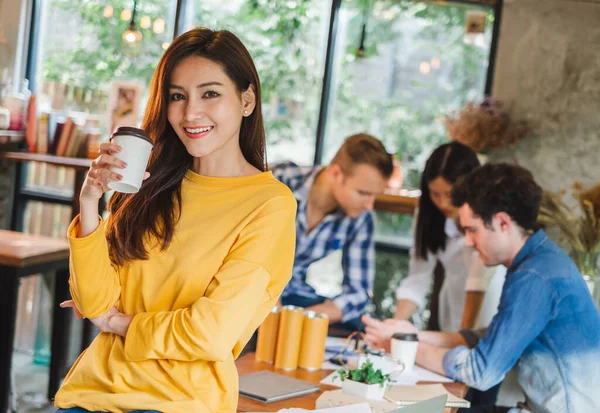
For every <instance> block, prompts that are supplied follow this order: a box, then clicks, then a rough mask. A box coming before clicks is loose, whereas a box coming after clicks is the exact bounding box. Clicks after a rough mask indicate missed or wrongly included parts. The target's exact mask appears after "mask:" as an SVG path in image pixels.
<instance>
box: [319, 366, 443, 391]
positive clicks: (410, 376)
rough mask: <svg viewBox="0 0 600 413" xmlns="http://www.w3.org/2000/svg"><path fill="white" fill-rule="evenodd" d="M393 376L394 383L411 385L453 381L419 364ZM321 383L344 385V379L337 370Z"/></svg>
mask: <svg viewBox="0 0 600 413" xmlns="http://www.w3.org/2000/svg"><path fill="white" fill-rule="evenodd" d="M391 377H392V380H393V381H392V384H393V385H411V384H417V383H418V382H420V381H429V382H434V383H450V382H452V379H449V378H448V377H446V376H442V375H439V374H437V373H434V372H432V371H429V370H426V369H424V368H422V367H419V366H415V367H414V368H413V370H412V371H411V372H410V373H409V372H397V373H393V374H392V376H391ZM321 384H328V385H330V386H336V387H342V381H341V380H340V379H339V374H338V373H337V372H333V373H331V374H330V375H329V376H327V377H325V378H324V379H323V380H321Z"/></svg>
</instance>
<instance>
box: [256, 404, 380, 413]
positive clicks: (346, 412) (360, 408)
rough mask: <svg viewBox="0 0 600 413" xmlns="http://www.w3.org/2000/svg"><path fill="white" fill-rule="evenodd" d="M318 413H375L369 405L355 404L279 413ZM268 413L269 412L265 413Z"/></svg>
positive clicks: (295, 409)
mask: <svg viewBox="0 0 600 413" xmlns="http://www.w3.org/2000/svg"><path fill="white" fill-rule="evenodd" d="M309 411H310V412H318V413H373V411H372V410H371V407H370V406H369V405H368V404H367V403H359V404H353V405H351V406H340V407H330V408H325V409H317V410H306V409H298V408H292V409H281V410H279V412H278V413H304V412H309ZM253 413H262V412H253ZM265 413H267V412H265Z"/></svg>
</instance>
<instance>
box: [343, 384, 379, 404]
mask: <svg viewBox="0 0 600 413" xmlns="http://www.w3.org/2000/svg"><path fill="white" fill-rule="evenodd" d="M342 390H343V391H344V393H345V394H351V395H354V396H360V397H364V398H366V399H371V400H381V399H383V395H384V394H385V390H386V386H385V385H383V386H381V385H379V384H365V383H359V382H357V381H353V380H350V379H346V380H344V381H343V382H342Z"/></svg>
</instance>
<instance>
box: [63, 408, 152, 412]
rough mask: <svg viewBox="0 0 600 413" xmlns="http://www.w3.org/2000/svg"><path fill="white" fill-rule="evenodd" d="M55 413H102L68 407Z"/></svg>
mask: <svg viewBox="0 0 600 413" xmlns="http://www.w3.org/2000/svg"><path fill="white" fill-rule="evenodd" d="M56 413H102V412H90V411H89V410H85V409H82V408H81V407H70V408H68V409H58V410H57V411H56ZM131 413H160V412H159V411H156V410H134V411H132V412H131Z"/></svg>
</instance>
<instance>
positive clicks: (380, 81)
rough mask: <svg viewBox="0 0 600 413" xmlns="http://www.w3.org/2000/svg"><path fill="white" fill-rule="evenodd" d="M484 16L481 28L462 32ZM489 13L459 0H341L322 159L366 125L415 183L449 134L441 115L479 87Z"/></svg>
mask: <svg viewBox="0 0 600 413" xmlns="http://www.w3.org/2000/svg"><path fill="white" fill-rule="evenodd" d="M482 18H483V21H484V22H486V25H485V29H484V31H483V33H467V31H475V32H477V31H478V30H472V29H467V25H468V24H471V22H478V23H480V24H481V19H482ZM493 18H494V16H493V12H492V10H491V9H488V8H483V7H478V6H474V5H465V4H461V3H449V2H444V3H443V4H438V3H436V2H424V1H408V0H396V1H345V2H342V8H341V10H340V16H339V29H338V38H337V46H336V56H335V59H334V69H333V79H334V80H333V85H332V95H331V98H330V110H329V118H328V123H327V128H326V137H325V153H324V160H325V161H328V160H329V159H331V158H332V157H333V155H334V154H335V152H336V150H337V149H338V148H339V146H340V144H341V142H342V141H343V139H344V138H345V137H347V136H348V135H350V134H353V133H357V132H369V133H371V134H374V135H375V136H377V137H379V138H380V139H382V140H383V141H384V143H385V144H386V146H387V148H388V150H390V151H392V152H394V153H396V154H397V157H398V159H400V160H401V162H402V165H403V168H404V176H405V186H407V187H418V177H419V176H420V171H421V169H422V167H423V165H424V161H425V160H426V158H427V156H428V155H429V154H430V152H431V150H432V149H433V148H434V147H435V146H437V145H438V144H440V143H441V142H444V141H447V139H448V138H447V135H446V132H445V129H444V126H443V122H442V119H443V117H444V116H445V115H448V114H451V113H452V112H453V111H457V110H459V109H460V108H461V107H462V106H463V105H464V104H465V103H466V102H468V101H478V100H481V99H482V97H483V95H484V89H485V81H486V71H487V66H488V60H489V52H490V44H491V37H492V26H493ZM469 27H472V26H469ZM480 28H481V25H480V26H479V29H480ZM363 30H364V35H363ZM361 37H362V41H361ZM361 44H362V47H361ZM359 49H360V50H359ZM361 56H362V57H361Z"/></svg>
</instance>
